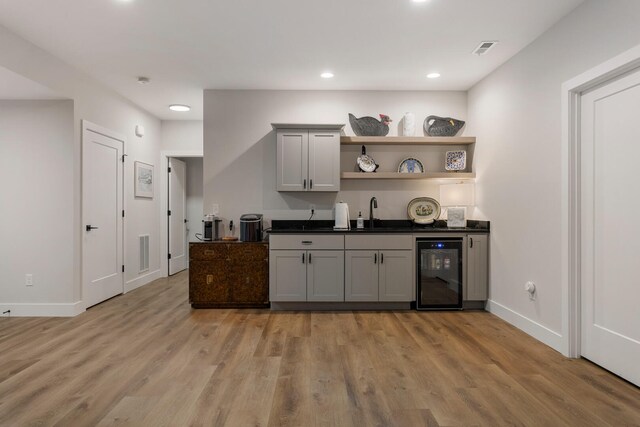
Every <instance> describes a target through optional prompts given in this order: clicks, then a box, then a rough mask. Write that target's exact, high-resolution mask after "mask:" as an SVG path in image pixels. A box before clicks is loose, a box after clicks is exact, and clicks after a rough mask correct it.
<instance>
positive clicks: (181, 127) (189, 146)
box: [160, 120, 202, 152]
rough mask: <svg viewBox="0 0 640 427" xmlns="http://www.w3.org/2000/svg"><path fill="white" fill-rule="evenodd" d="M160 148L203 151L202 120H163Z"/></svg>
mask: <svg viewBox="0 0 640 427" xmlns="http://www.w3.org/2000/svg"><path fill="white" fill-rule="evenodd" d="M160 149H161V150H162V151H194V152H202V120H163V121H162V142H161V144H160Z"/></svg>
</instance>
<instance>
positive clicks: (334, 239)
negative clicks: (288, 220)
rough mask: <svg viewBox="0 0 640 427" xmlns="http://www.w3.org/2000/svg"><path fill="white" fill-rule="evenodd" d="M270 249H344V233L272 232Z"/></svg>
mask: <svg viewBox="0 0 640 427" xmlns="http://www.w3.org/2000/svg"><path fill="white" fill-rule="evenodd" d="M269 248H270V249H285V250H286V249H289V250H295V249H302V250H306V249H344V235H342V234H341V235H330V234H287V235H283V234H272V235H271V236H270V237H269Z"/></svg>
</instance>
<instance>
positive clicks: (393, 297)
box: [344, 250, 413, 302]
mask: <svg viewBox="0 0 640 427" xmlns="http://www.w3.org/2000/svg"><path fill="white" fill-rule="evenodd" d="M412 266H413V252H412V251H410V250H384V251H382V250H381V251H363V250H347V251H345V284H344V285H345V286H344V288H345V290H344V292H345V295H344V299H345V301H382V302H391V301H411V299H412V290H413V274H412Z"/></svg>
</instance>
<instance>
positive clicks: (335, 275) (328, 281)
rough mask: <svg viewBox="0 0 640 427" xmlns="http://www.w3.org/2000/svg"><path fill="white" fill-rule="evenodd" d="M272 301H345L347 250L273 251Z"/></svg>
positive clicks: (271, 264)
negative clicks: (345, 254) (345, 259)
mask: <svg viewBox="0 0 640 427" xmlns="http://www.w3.org/2000/svg"><path fill="white" fill-rule="evenodd" d="M269 262H270V265H269V280H270V285H269V299H270V300H271V301H276V302H277V301H282V302H284V301H296V302H301V301H344V251H342V250H335V251H332V250H318V251H304V250H272V251H270V252H269Z"/></svg>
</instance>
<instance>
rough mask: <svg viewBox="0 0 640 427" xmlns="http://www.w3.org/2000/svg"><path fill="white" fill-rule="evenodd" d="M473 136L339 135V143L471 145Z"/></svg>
mask: <svg viewBox="0 0 640 427" xmlns="http://www.w3.org/2000/svg"><path fill="white" fill-rule="evenodd" d="M475 142H476V137H475V136H446V137H445V136H443V137H436V136H341V137H340V144H341V145H471V144H475Z"/></svg>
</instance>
